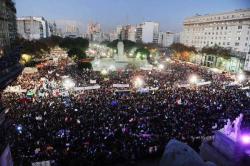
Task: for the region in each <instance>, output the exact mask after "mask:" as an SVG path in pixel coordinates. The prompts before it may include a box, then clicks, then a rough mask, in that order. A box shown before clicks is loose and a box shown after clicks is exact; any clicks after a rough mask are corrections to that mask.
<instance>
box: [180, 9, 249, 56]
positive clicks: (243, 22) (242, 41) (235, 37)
mask: <svg viewBox="0 0 250 166" xmlns="http://www.w3.org/2000/svg"><path fill="white" fill-rule="evenodd" d="M183 25H184V31H183V32H182V33H181V43H183V44H185V45H188V46H195V47H196V48H202V47H205V46H214V45H215V44H217V45H219V46H221V47H226V48H231V49H232V50H233V51H237V52H244V53H247V52H249V41H250V9H246V10H242V9H240V10H235V11H232V12H225V13H219V14H210V15H204V16H201V15H196V16H194V17H189V18H186V19H185V20H184V23H183Z"/></svg>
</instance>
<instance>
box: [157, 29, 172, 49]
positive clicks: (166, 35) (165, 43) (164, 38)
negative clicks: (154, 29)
mask: <svg viewBox="0 0 250 166" xmlns="http://www.w3.org/2000/svg"><path fill="white" fill-rule="evenodd" d="M174 42H175V34H174V33H172V32H160V33H159V38H158V44H159V45H160V46H162V47H169V46H170V45H171V44H173V43H174Z"/></svg>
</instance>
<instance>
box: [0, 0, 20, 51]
mask: <svg viewBox="0 0 250 166" xmlns="http://www.w3.org/2000/svg"><path fill="white" fill-rule="evenodd" d="M16 34H17V28H16V8H15V4H14V3H13V1H12V0H1V1H0V56H2V55H3V53H4V51H5V50H6V51H7V50H8V49H9V48H10V47H11V46H12V44H13V43H14V41H15V39H16Z"/></svg>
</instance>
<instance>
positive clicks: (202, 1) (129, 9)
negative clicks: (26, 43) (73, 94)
mask: <svg viewBox="0 0 250 166" xmlns="http://www.w3.org/2000/svg"><path fill="white" fill-rule="evenodd" d="M16 7H17V16H18V17H21V16H30V15H32V16H43V17H45V18H46V19H47V20H51V21H53V20H56V23H57V24H58V25H61V26H62V25H65V24H72V23H73V24H76V25H78V26H79V28H80V31H81V32H85V31H86V27H87V24H88V22H90V21H94V22H98V23H100V24H101V26H102V29H103V30H104V31H111V30H113V29H114V28H115V26H117V25H124V24H138V23H141V22H143V21H156V22H159V23H160V24H161V25H160V29H161V30H162V31H173V32H179V31H181V30H182V22H183V20H184V18H185V17H189V16H194V15H195V14H201V15H204V14H212V13H220V12H225V11H232V10H235V9H242V8H248V7H250V1H249V0H70V1H69V0H60V2H59V1H58V0H16Z"/></svg>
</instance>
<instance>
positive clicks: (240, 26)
mask: <svg viewBox="0 0 250 166" xmlns="http://www.w3.org/2000/svg"><path fill="white" fill-rule="evenodd" d="M207 27H209V26H207ZM233 27H234V26H230V28H231V29H232V28H233ZM230 28H228V26H217V27H210V29H212V30H229V29H230ZM247 28H248V29H250V26H248V27H247ZM237 29H238V30H242V29H243V27H242V25H238V26H237ZM186 30H187V31H188V32H189V31H205V30H207V28H206V27H203V28H186Z"/></svg>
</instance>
